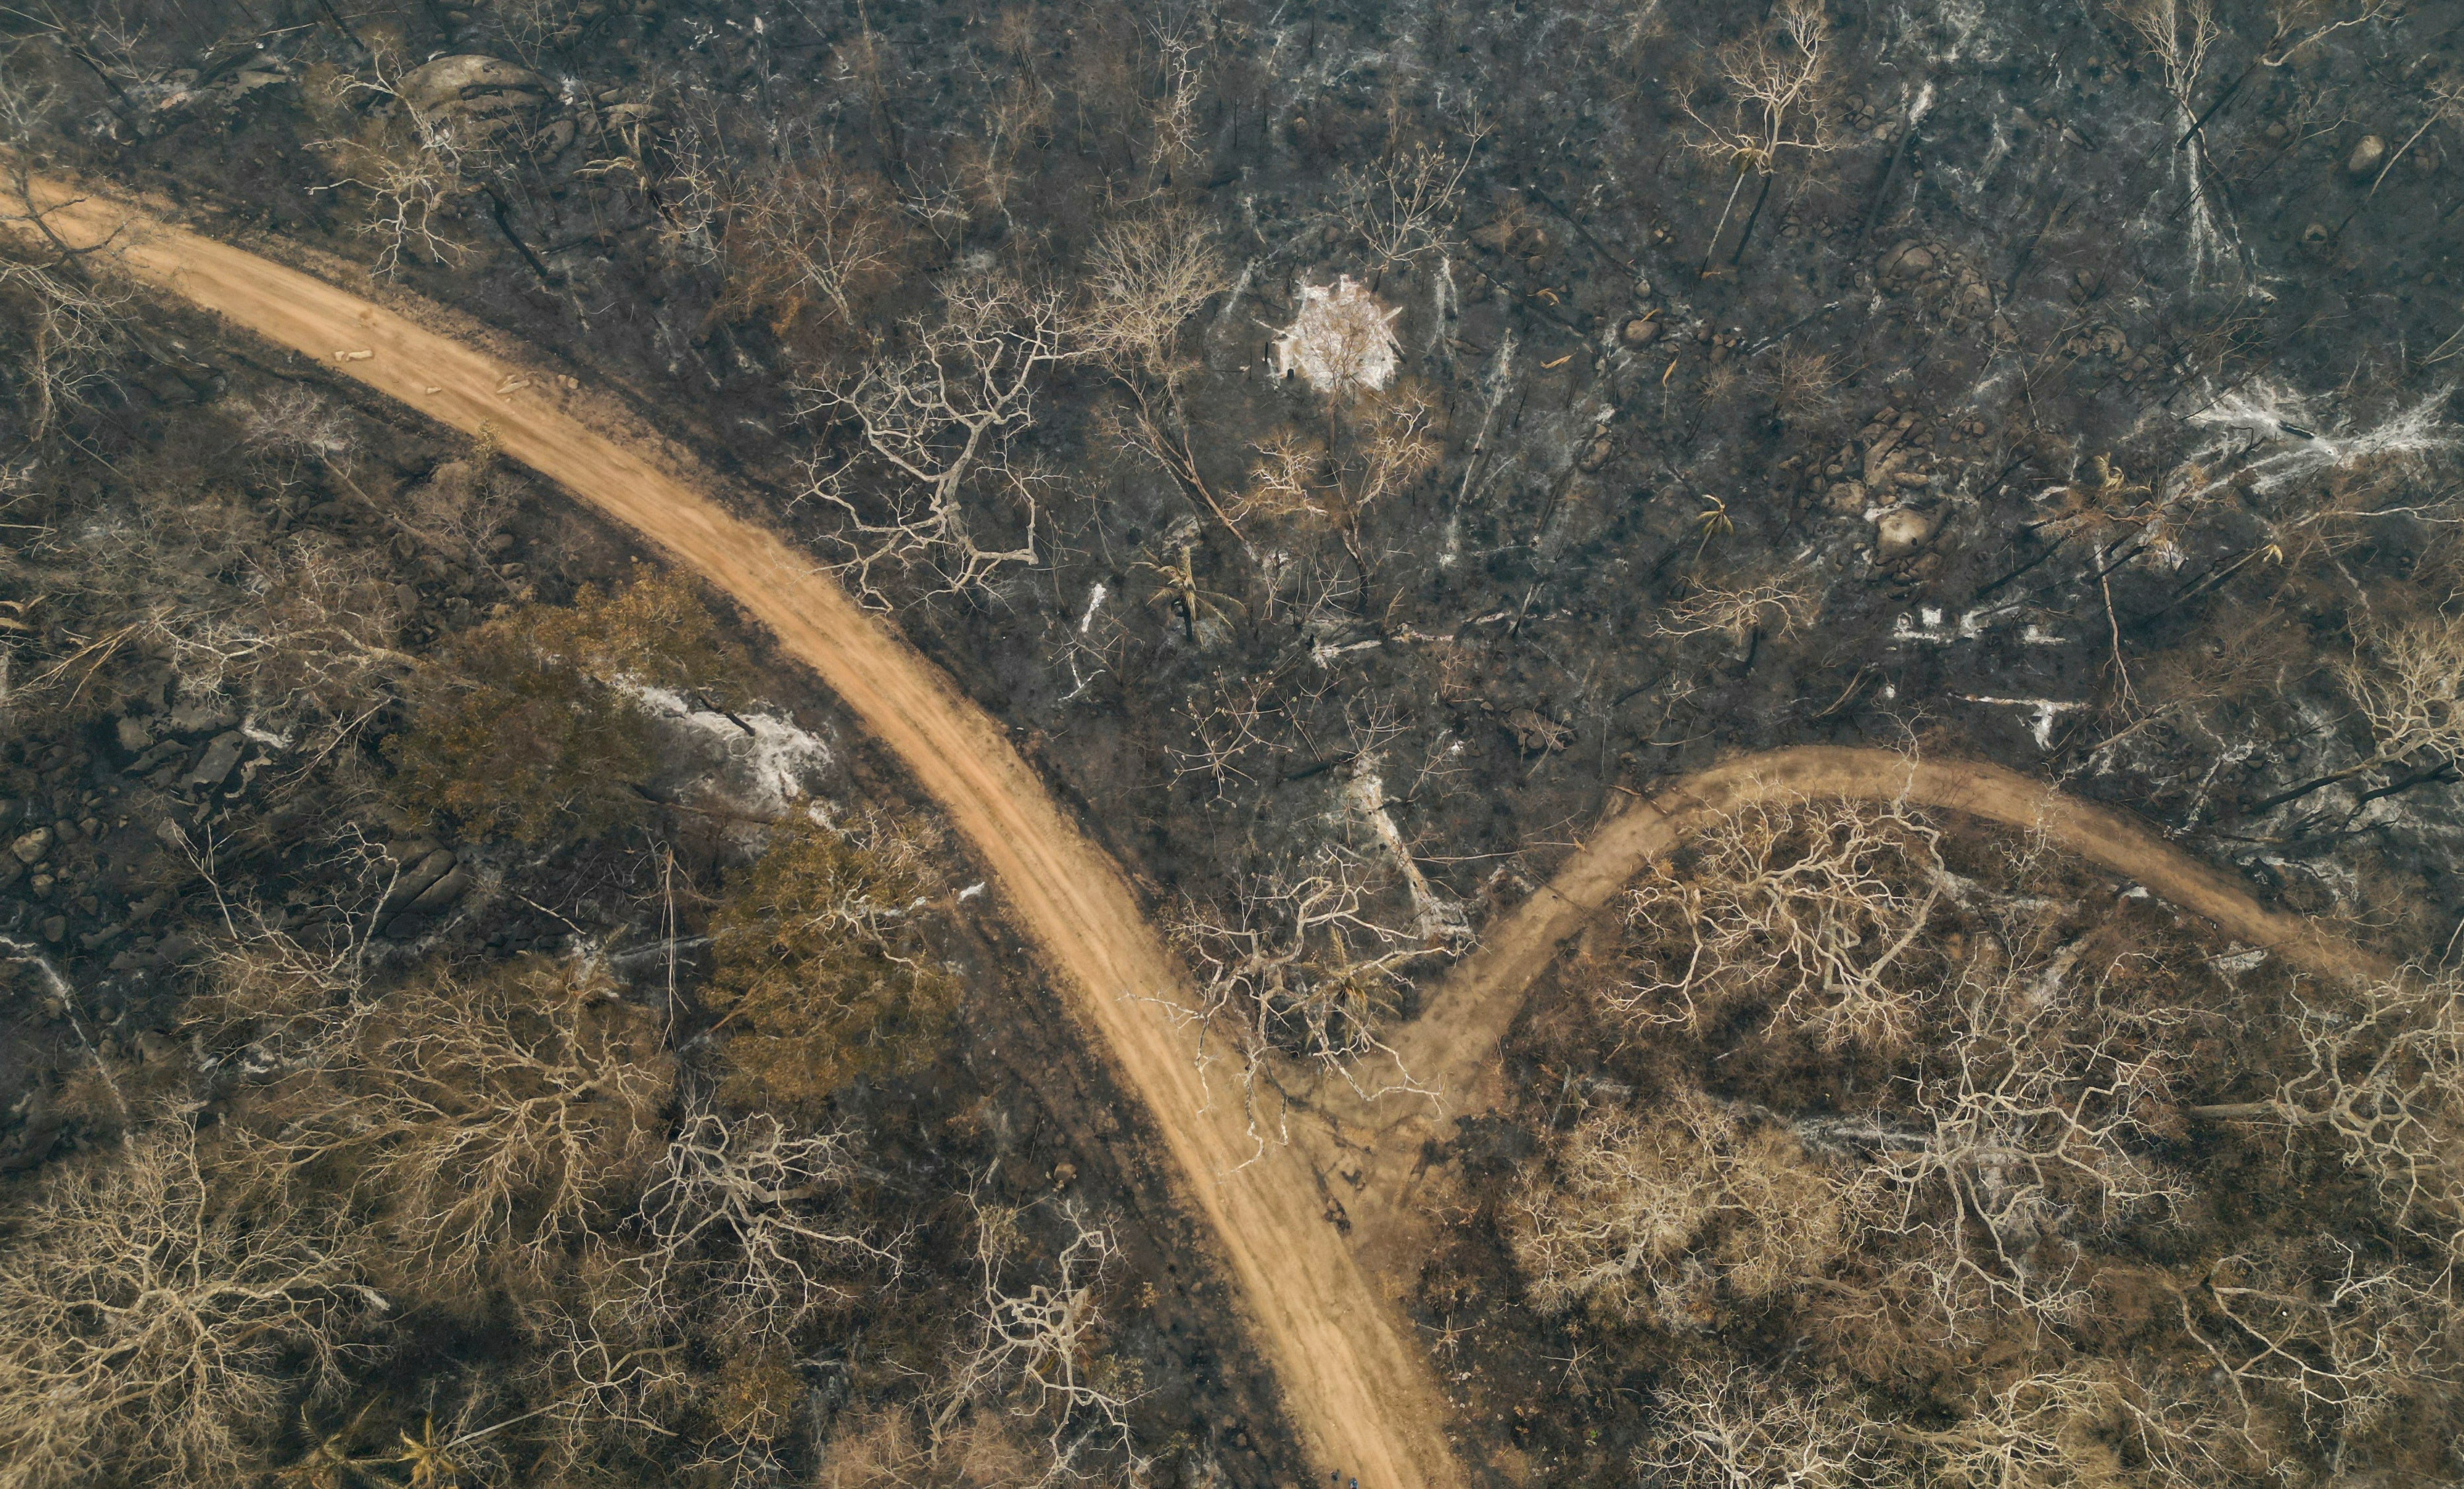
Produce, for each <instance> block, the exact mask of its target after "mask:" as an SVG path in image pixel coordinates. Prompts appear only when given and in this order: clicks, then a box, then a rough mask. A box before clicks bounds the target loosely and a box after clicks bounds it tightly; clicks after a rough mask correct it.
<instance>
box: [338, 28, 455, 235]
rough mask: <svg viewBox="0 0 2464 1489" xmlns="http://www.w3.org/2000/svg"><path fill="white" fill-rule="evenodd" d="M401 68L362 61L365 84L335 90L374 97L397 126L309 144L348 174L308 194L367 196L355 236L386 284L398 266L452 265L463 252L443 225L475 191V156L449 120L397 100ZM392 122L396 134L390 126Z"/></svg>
mask: <svg viewBox="0 0 2464 1489" xmlns="http://www.w3.org/2000/svg"><path fill="white" fill-rule="evenodd" d="M400 81H401V64H400V61H399V60H398V59H397V58H394V57H392V56H390V55H387V54H385V52H383V51H379V52H377V53H375V54H374V55H372V56H371V57H370V59H369V77H364V78H350V79H346V80H344V81H342V82H341V83H340V84H339V87H340V88H341V90H342V91H343V92H346V93H347V92H352V91H360V92H367V93H374V94H378V95H382V96H383V97H384V98H385V99H390V100H391V106H392V107H395V108H397V109H399V111H400V113H399V118H398V120H394V121H391V122H386V123H380V124H379V125H377V126H376V127H374V128H371V129H370V130H367V131H364V132H363V135H362V136H359V137H351V138H336V139H331V140H320V141H317V142H313V143H312V145H311V148H314V149H319V150H322V151H324V152H325V153H327V154H328V155H330V156H331V157H332V158H333V159H334V160H336V161H337V162H338V163H340V164H341V168H342V169H344V170H346V171H348V172H349V173H350V174H348V175H345V176H341V177H339V178H337V179H336V180H334V181H331V182H328V183H326V184H325V185H323V186H318V187H316V188H315V189H316V190H318V191H338V190H340V189H341V188H342V187H344V186H349V187H353V188H355V189H357V190H360V191H363V192H364V193H366V195H367V199H368V200H367V209H366V216H365V218H364V220H363V222H362V223H361V225H360V230H361V231H363V232H364V233H366V234H367V235H368V236H370V237H372V238H374V239H376V241H377V257H376V264H375V272H376V273H377V274H379V275H381V276H383V277H385V278H387V279H390V278H392V277H393V276H394V275H396V274H400V273H401V272H402V266H403V264H404V263H405V262H406V261H416V260H419V259H425V260H427V261H428V262H429V263H433V264H458V263H460V262H461V261H462V259H463V257H464V256H465V255H466V254H467V253H469V252H470V246H469V245H468V244H465V243H462V242H459V241H457V240H456V239H454V238H451V237H449V236H448V235H447V234H446V233H445V231H444V229H443V222H444V219H446V218H449V217H451V216H453V215H455V214H456V213H457V212H459V211H460V209H461V207H460V203H461V198H462V197H463V195H464V194H465V193H466V192H469V191H471V190H474V189H476V187H477V180H476V176H475V174H474V172H475V171H476V170H477V169H478V168H479V167H480V166H481V164H482V162H481V161H480V159H479V152H477V150H476V147H475V146H474V145H473V142H469V141H466V140H464V139H462V138H461V136H460V135H459V133H458V132H457V131H456V130H455V129H454V127H453V125H452V123H451V120H444V119H438V118H435V117H432V116H430V115H429V112H428V111H427V110H425V109H422V108H421V107H419V105H418V104H416V103H414V102H412V101H411V100H410V99H408V98H406V97H404V96H403V94H402V93H401V91H400V88H399V84H400ZM395 123H398V124H399V127H393V125H394V124H395Z"/></svg>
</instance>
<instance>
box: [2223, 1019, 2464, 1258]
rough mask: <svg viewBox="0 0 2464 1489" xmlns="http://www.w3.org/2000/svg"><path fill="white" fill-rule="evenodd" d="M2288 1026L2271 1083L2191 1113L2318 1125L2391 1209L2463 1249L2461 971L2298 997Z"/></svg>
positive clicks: (2456, 1250)
mask: <svg viewBox="0 0 2464 1489" xmlns="http://www.w3.org/2000/svg"><path fill="white" fill-rule="evenodd" d="M2294 1033H2295V1036H2296V1038H2297V1039H2298V1040H2299V1051H2300V1052H2299V1056H2297V1057H2296V1059H2295V1062H2294V1064H2293V1067H2292V1068H2291V1069H2290V1070H2288V1071H2285V1072H2282V1073H2279V1074H2278V1075H2277V1088H2276V1091H2275V1093H2274V1094H2273V1095H2271V1096H2268V1097H2266V1098H2263V1099H2261V1100H2258V1101H2253V1102H2239V1103H2231V1104H2224V1105H2216V1106H2193V1107H2190V1108H2189V1114H2190V1115H2192V1116H2194V1117H2203V1118H2206V1119H2208V1120H2210V1121H2244V1122H2263V1123H2278V1124H2282V1125H2284V1126H2287V1127H2291V1128H2324V1129H2325V1130H2327V1131H2328V1132H2331V1133H2333V1134H2334V1136H2335V1138H2336V1141H2337V1142H2338V1143H2339V1144H2340V1145H2341V1146H2342V1147H2343V1150H2344V1161H2345V1162H2346V1163H2347V1164H2349V1165H2351V1166H2352V1167H2354V1168H2356V1169H2358V1170H2360V1171H2362V1172H2364V1173H2366V1174H2368V1175H2369V1177H2370V1179H2371V1181H2372V1183H2374V1184H2375V1185H2376V1186H2377V1189H2378V1192H2379V1195H2380V1198H2381V1200H2382V1201H2383V1202H2384V1203H2385V1204H2386V1205H2387V1211H2388V1215H2389V1217H2390V1218H2391V1219H2393V1220H2394V1221H2395V1222H2396V1223H2397V1224H2398V1225H2401V1226H2405V1227H2407V1228H2409V1229H2411V1230H2414V1231H2416V1232H2418V1233H2421V1234H2424V1235H2426V1236H2428V1237H2431V1239H2434V1240H2437V1241H2439V1242H2440V1243H2441V1244H2443V1245H2445V1246H2447V1247H2449V1248H2450V1250H2451V1253H2452V1254H2453V1255H2454V1256H2455V1257H2456V1259H2458V1260H2459V1261H2464V978H2459V977H2457V976H2456V975H2455V974H2453V973H2449V974H2441V975H2436V976H2427V975H2419V974H2409V975H2405V976H2401V977H2395V978H2389V979H2385V980H2374V981H2370V982H2367V983H2365V984H2363V985H2361V986H2360V987H2358V988H2356V989H2355V990H2354V991H2353V994H2352V997H2351V999H2350V1001H2346V1000H2343V999H2334V1000H2328V999H2321V1000H2318V1001H2316V1002H2312V1001H2305V1002H2303V1003H2302V1004H2301V1007H2300V1015H2299V1020H2298V1021H2297V1022H2296V1024H2295V1026H2294Z"/></svg>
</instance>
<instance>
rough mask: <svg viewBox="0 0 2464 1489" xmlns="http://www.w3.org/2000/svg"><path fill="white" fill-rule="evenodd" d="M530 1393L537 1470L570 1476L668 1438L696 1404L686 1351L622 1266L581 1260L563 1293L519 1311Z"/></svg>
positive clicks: (636, 1277)
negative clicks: (554, 1469)
mask: <svg viewBox="0 0 2464 1489" xmlns="http://www.w3.org/2000/svg"><path fill="white" fill-rule="evenodd" d="M522 1325H523V1331H524V1333H525V1334H526V1335H527V1336H528V1338H529V1342H530V1344H531V1346H532V1352H531V1356H530V1358H529V1360H528V1361H527V1362H526V1364H525V1366H524V1368H523V1372H522V1373H523V1375H524V1377H525V1381H526V1385H527V1387H528V1389H529V1390H532V1391H533V1392H534V1393H535V1394H536V1395H537V1396H538V1397H539V1398H540V1399H541V1400H542V1402H543V1409H542V1410H541V1411H540V1412H539V1421H540V1424H541V1426H542V1427H543V1428H544V1429H545V1430H546V1432H547V1434H548V1443H549V1451H548V1454H547V1455H546V1456H545V1458H544V1459H543V1462H542V1466H548V1465H554V1466H558V1467H561V1468H564V1469H566V1470H572V1469H575V1468H577V1467H581V1466H583V1465H588V1464H590V1463H592V1462H593V1461H594V1460H596V1459H597V1458H598V1457H599V1456H601V1455H602V1453H604V1452H605V1449H606V1447H607V1446H609V1445H610V1444H611V1443H613V1442H620V1441H627V1440H631V1441H636V1442H639V1441H645V1440H649V1439H656V1438H669V1437H672V1436H674V1434H675V1429H674V1428H673V1427H672V1426H671V1422H672V1421H673V1419H674V1418H675V1417H676V1416H678V1415H679V1414H681V1412H682V1411H683V1410H684V1408H685V1407H686V1406H687V1405H688V1404H689V1403H690V1401H691V1399H692V1396H693V1370H692V1360H691V1346H690V1343H689V1341H687V1340H686V1338H685V1337H684V1336H683V1334H682V1333H681V1332H680V1331H678V1330H677V1329H676V1328H675V1326H674V1324H673V1320H672V1319H671V1317H670V1316H669V1312H668V1310H667V1308H666V1307H664V1306H663V1305H662V1303H661V1300H659V1299H658V1298H657V1297H656V1296H655V1295H653V1294H652V1293H651V1291H650V1290H649V1288H648V1287H646V1286H644V1285H643V1280H642V1277H641V1274H640V1273H639V1271H638V1270H637V1269H635V1268H631V1267H628V1266H627V1265H625V1263H624V1261H623V1259H620V1258H617V1257H613V1256H608V1255H605V1254H601V1255H593V1256H586V1257H584V1258H583V1263H582V1267H581V1269H580V1270H579V1272H578V1274H577V1276H576V1277H575V1278H574V1279H573V1280H572V1281H571V1282H570V1283H569V1284H568V1285H567V1286H566V1287H564V1288H562V1289H560V1290H559V1291H557V1292H555V1293H550V1294H546V1295H543V1296H541V1297H539V1299H538V1300H537V1301H536V1302H534V1303H532V1305H531V1306H530V1307H529V1308H528V1309H527V1310H526V1311H525V1316H524V1318H523V1320H522Z"/></svg>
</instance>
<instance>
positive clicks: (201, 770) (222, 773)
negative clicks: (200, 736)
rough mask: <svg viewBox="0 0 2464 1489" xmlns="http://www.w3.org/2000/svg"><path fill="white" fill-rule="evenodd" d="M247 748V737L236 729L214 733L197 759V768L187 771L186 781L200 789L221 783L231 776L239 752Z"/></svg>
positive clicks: (209, 788) (206, 789) (204, 789)
mask: <svg viewBox="0 0 2464 1489" xmlns="http://www.w3.org/2000/svg"><path fill="white" fill-rule="evenodd" d="M247 748H248V737H247V736H246V735H244V734H241V733H240V732H239V731H238V730H235V729H233V730H226V731H225V732H223V733H222V734H216V735H214V737H213V741H212V742H211V743H209V744H208V745H207V746H206V753H205V754H204V755H201V756H199V757H198V759H197V768H196V769H195V770H192V771H190V772H188V777H187V783H188V784H189V785H190V786H192V787H194V788H196V789H197V790H200V791H208V790H211V789H212V788H214V787H216V786H219V785H221V784H222V783H223V782H224V781H225V780H227V779H229V778H230V777H231V767H232V766H234V765H237V764H238V763H239V756H240V752H241V751H243V750H246V749H247Z"/></svg>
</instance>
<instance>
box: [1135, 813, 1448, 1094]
mask: <svg viewBox="0 0 2464 1489" xmlns="http://www.w3.org/2000/svg"><path fill="white" fill-rule="evenodd" d="M1385 887H1386V886H1385V885H1384V884H1383V883H1382V882H1381V880H1380V878H1379V877H1378V876H1377V875H1376V874H1375V872H1373V870H1372V869H1371V868H1370V866H1369V865H1368V864H1367V863H1365V862H1364V861H1363V860H1362V859H1361V858H1360V857H1359V856H1358V855H1356V854H1354V853H1353V852H1351V851H1350V850H1349V849H1347V848H1344V847H1342V846H1340V845H1334V844H1330V845H1328V846H1326V847H1323V848H1321V849H1319V850H1318V851H1317V852H1316V853H1314V854H1313V855H1311V856H1310V857H1309V858H1308V859H1306V860H1304V861H1302V862H1300V863H1298V864H1294V865H1289V866H1287V867H1285V868H1281V869H1278V870H1274V871H1269V872H1265V873H1260V874H1253V875H1251V876H1249V877H1248V878H1247V879H1246V880H1245V881H1244V882H1243V885H1242V886H1241V887H1240V888H1239V889H1238V890H1237V891H1236V895H1235V898H1234V899H1233V901H1232V903H1231V904H1230V906H1228V907H1226V906H1223V905H1219V904H1211V903H1200V902H1195V901H1193V902H1188V903H1185V904H1183V905H1182V906H1181V908H1180V910H1179V912H1178V914H1177V917H1176V919H1175V921H1174V924H1173V925H1172V927H1171V935H1172V938H1173V941H1174V944H1175V945H1176V946H1177V947H1178V948H1179V949H1180V952H1181V954H1182V955H1183V956H1184V957H1185V958H1186V959H1187V960H1188V962H1189V965H1190V969H1191V972H1192V974H1193V977H1194V982H1195V993H1196V996H1197V1004H1196V1007H1195V1009H1194V1011H1193V1012H1194V1016H1195V1017H1196V1018H1197V1019H1198V1020H1199V1026H1200V1027H1201V1028H1202V1029H1203V1030H1205V1031H1208V1032H1209V1033H1212V1034H1218V1035H1221V1037H1222V1038H1224V1039H1226V1040H1230V1041H1231V1042H1232V1044H1233V1046H1234V1049H1233V1054H1234V1058H1235V1059H1236V1060H1238V1061H1239V1062H1240V1066H1241V1084H1242V1089H1243V1095H1244V1099H1246V1100H1248V1101H1249V1102H1251V1103H1252V1114H1253V1130H1255V1106H1254V1104H1255V1101H1256V1097H1257V1082H1258V1080H1259V1078H1260V1077H1261V1075H1262V1074H1264V1072H1265V1064H1266V1062H1268V1060H1269V1059H1270V1058H1271V1057H1272V1056H1273V1055H1274V1054H1276V1053H1284V1054H1288V1055H1292V1056H1295V1057H1298V1058H1299V1059H1301V1060H1304V1061H1306V1062H1309V1063H1311V1064H1314V1065H1316V1066H1318V1067H1319V1068H1321V1069H1323V1070H1324V1071H1326V1072H1327V1073H1329V1074H1331V1075H1334V1076H1336V1077H1338V1078H1339V1079H1341V1080H1344V1081H1346V1082H1349V1083H1351V1084H1353V1086H1354V1087H1355V1088H1357V1089H1360V1090H1362V1091H1363V1094H1372V1093H1374V1091H1375V1090H1383V1089H1393V1088H1397V1086H1399V1087H1400V1088H1404V1089H1408V1088H1410V1075H1409V1073H1408V1072H1402V1071H1397V1073H1396V1074H1395V1075H1394V1076H1393V1077H1386V1078H1381V1077H1377V1076H1372V1075H1369V1074H1368V1072H1367V1070H1366V1065H1367V1064H1368V1062H1372V1061H1375V1060H1377V1059H1380V1058H1386V1059H1391V1058H1392V1051H1391V1050H1389V1049H1388V1047H1387V1046H1386V1044H1385V1042H1384V1040H1383V1038H1382V1029H1383V1027H1384V1025H1385V1023H1386V1022H1387V1020H1388V1019H1389V1018H1391V1017H1392V1016H1393V1013H1394V1010H1395V1008H1396V1006H1397V1001H1398V999H1399V996H1400V994H1401V991H1402V989H1401V986H1400V984H1399V982H1398V978H1399V976H1400V974H1401V972H1402V969H1404V968H1405V967H1407V966H1410V965H1411V964H1413V963H1414V962H1418V961H1421V960H1424V959H1427V958H1429V957H1433V956H1439V955H1442V954H1443V953H1445V951H1446V950H1447V948H1445V947H1444V946H1443V945H1431V944H1430V943H1429V942H1427V941H1426V940H1424V939H1423V938H1422V937H1421V936H1420V935H1419V934H1418V933H1416V932H1415V931H1412V930H1410V929H1409V928H1407V927H1404V926H1398V925H1396V924H1393V923H1391V922H1390V920H1389V919H1388V918H1387V917H1384V916H1382V915H1380V914H1379V913H1378V912H1377V909H1376V908H1375V902H1376V901H1377V899H1378V898H1379V896H1380V894H1381V893H1382V891H1383V890H1384V889H1385Z"/></svg>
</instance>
